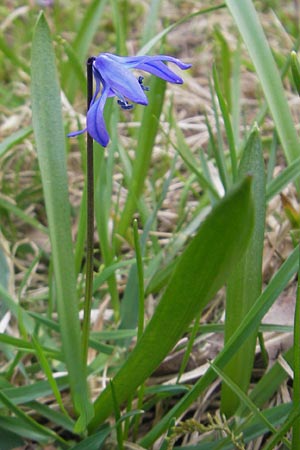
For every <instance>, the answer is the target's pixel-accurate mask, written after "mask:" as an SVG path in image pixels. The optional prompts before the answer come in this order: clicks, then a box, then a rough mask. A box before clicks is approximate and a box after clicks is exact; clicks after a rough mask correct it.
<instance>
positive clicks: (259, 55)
mask: <svg viewBox="0 0 300 450" xmlns="http://www.w3.org/2000/svg"><path fill="white" fill-rule="evenodd" d="M225 3H226V5H227V7H228V9H229V10H230V12H231V14H232V16H233V18H234V20H235V22H236V24H237V27H238V29H239V31H240V34H241V36H242V38H243V40H244V42H245V44H246V46H247V48H248V51H249V54H250V56H251V59H252V62H253V64H254V67H255V70H256V72H257V75H258V77H259V79H260V82H261V85H262V88H263V91H264V94H265V96H266V100H267V102H268V106H269V109H270V112H271V114H272V116H273V119H274V122H275V125H276V129H277V132H278V136H279V138H280V141H281V144H282V147H283V150H284V153H285V156H286V159H287V161H288V162H289V163H290V162H292V161H293V160H294V159H296V158H297V157H298V156H299V155H300V146H299V139H298V135H297V132H296V129H295V127H294V122H293V118H292V115H291V112H290V109H289V106H288V103H287V100H286V98H285V95H284V90H283V86H282V82H281V79H280V75H279V72H278V69H277V67H276V65H275V61H274V59H273V56H272V53H271V50H270V47H269V45H268V42H267V40H266V37H265V35H264V32H263V29H262V26H261V24H260V22H259V19H258V16H257V13H256V11H255V8H254V5H253V2H252V1H251V0H243V2H240V0H226V1H225Z"/></svg>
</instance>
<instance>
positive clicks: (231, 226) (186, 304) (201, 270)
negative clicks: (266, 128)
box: [90, 177, 253, 430]
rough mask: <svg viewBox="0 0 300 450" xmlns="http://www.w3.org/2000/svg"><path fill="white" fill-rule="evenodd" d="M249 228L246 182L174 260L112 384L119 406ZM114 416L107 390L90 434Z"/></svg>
mask: <svg viewBox="0 0 300 450" xmlns="http://www.w3.org/2000/svg"><path fill="white" fill-rule="evenodd" d="M252 225H253V206H252V201H251V180H250V178H249V177H248V178H246V180H245V181H244V182H243V183H242V184H241V185H239V186H238V188H235V189H234V190H233V191H232V192H231V193H230V194H229V195H228V196H226V197H225V198H224V199H223V200H221V201H220V203H219V204H218V205H217V206H216V207H215V208H214V210H213V211H212V213H211V214H210V215H209V216H208V217H207V218H206V220H205V221H204V222H203V224H202V225H201V227H200V229H199V230H198V232H197V234H196V236H195V237H194V238H193V239H192V241H191V242H190V244H189V245H188V247H187V248H186V250H185V251H184V252H183V254H182V255H181V257H180V258H179V259H178V263H177V265H176V267H175V270H174V273H173V276H172V277H171V279H170V282H169V284H168V286H167V288H166V291H165V292H164V294H163V296H162V298H161V300H160V302H159V304H158V306H157V309H156V311H155V313H154V315H153V317H152V319H151V320H150V322H149V323H148V325H147V327H146V329H145V332H144V334H143V335H142V337H141V339H140V340H139V342H138V344H137V346H136V347H135V349H134V350H133V352H132V353H131V355H130V356H129V358H128V360H127V361H126V363H125V364H124V366H123V367H122V368H121V369H120V371H119V372H118V373H117V375H116V376H115V378H114V387H115V391H116V396H117V398H118V402H119V403H122V402H124V401H125V400H126V399H128V398H130V396H131V395H132V394H134V392H135V391H136V389H137V387H138V386H140V385H141V384H142V383H143V382H144V381H145V380H146V379H147V377H149V376H150V375H151V373H152V372H153V371H154V370H155V368H156V367H157V366H158V365H159V364H160V362H161V361H162V360H163V359H164V358H165V356H166V355H167V354H168V353H169V352H170V351H171V349H172V348H173V346H174V345H175V344H176V342H177V341H178V340H179V339H180V337H181V335H182V334H183V333H184V331H186V328H187V326H188V325H189V324H190V322H191V321H192V320H193V319H194V318H195V316H196V315H197V314H199V311H201V309H202V308H203V307H204V306H205V305H206V304H207V302H208V301H209V300H210V299H211V298H212V297H213V295H214V294H215V293H216V292H217V291H218V289H219V288H220V287H221V286H222V285H223V284H224V283H225V281H226V279H227V277H228V274H229V272H230V270H231V269H232V267H233V266H234V265H235V264H236V263H237V261H238V260H239V258H240V257H241V256H242V253H243V251H244V249H245V247H246V245H247V242H248V239H249V237H250V233H251V230H252ZM112 410H113V402H112V397H111V390H110V387H107V388H106V389H105V391H104V392H103V393H102V394H101V395H100V396H99V397H98V399H97V400H96V402H95V419H93V420H92V422H91V425H90V429H91V430H94V429H95V427H96V426H97V425H98V424H99V423H101V422H102V421H103V420H105V419H106V417H108V415H109V414H110V413H111V412H112Z"/></svg>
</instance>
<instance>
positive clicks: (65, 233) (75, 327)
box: [31, 13, 92, 429]
mask: <svg viewBox="0 0 300 450" xmlns="http://www.w3.org/2000/svg"><path fill="white" fill-rule="evenodd" d="M31 76H32V87H31V88H32V114H33V128H34V135H35V139H36V145H37V154H38V161H39V166H40V170H41V177H42V183H43V190H44V196H45V204H46V212H47V219H48V224H49V234H50V240H51V249H52V260H53V267H54V275H55V282H56V293H57V308H58V315H59V322H60V330H61V339H62V347H63V353H64V358H65V362H66V366H67V370H68V374H69V379H70V388H71V394H72V399H73V402H74V406H75V409H76V411H77V413H79V415H80V418H81V426H82V429H84V428H85V423H86V421H88V420H90V418H91V414H92V410H91V405H90V404H89V401H88V392H87V382H86V377H85V368H84V366H83V363H82V360H83V359H82V356H81V343H80V324H79V316H78V299H77V293H76V277H75V262H74V255H73V248H72V237H71V221H70V205H69V198H68V184H67V168H66V150H65V133H64V127H63V119H62V111H61V101H60V87H59V83H58V77H57V72H56V65H55V55H54V51H53V47H52V38H51V35H50V30H49V27H48V24H47V22H46V19H45V17H44V15H43V13H41V14H40V16H39V18H38V21H37V24H36V27H35V31H34V37H33V42H32V63H31Z"/></svg>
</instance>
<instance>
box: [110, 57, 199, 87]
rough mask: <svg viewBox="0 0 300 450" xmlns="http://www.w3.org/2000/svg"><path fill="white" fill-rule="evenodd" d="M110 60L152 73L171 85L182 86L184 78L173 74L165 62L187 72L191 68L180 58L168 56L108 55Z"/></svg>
mask: <svg viewBox="0 0 300 450" xmlns="http://www.w3.org/2000/svg"><path fill="white" fill-rule="evenodd" d="M106 55H108V57H109V58H111V59H113V60H115V61H116V62H118V63H120V64H125V66H126V67H127V68H129V69H139V70H144V71H146V72H149V73H151V74H152V75H155V76H157V77H159V78H162V79H163V80H165V81H168V82H170V83H176V84H182V83H183V80H182V78H181V77H180V76H179V75H177V74H176V73H175V72H173V71H172V70H171V69H170V68H169V67H168V66H167V65H166V64H164V62H163V61H168V62H171V63H173V64H176V65H177V66H178V67H179V68H180V69H181V70H186V69H189V68H190V67H191V64H186V63H184V62H182V61H181V60H180V59H178V58H174V57H173V56H168V55H153V56H117V55H111V54H109V53H107V54H106Z"/></svg>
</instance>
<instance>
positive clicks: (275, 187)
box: [266, 157, 300, 201]
mask: <svg viewBox="0 0 300 450" xmlns="http://www.w3.org/2000/svg"><path fill="white" fill-rule="evenodd" d="M299 173H300V157H299V158H296V159H295V160H294V161H293V162H292V163H290V164H289V166H288V167H287V168H286V169H283V171H282V172H280V174H279V175H277V177H276V178H274V179H273V180H271V181H270V183H269V184H268V186H267V193H266V200H267V201H269V200H271V199H272V198H273V197H274V196H275V195H276V194H278V193H279V192H281V191H282V190H283V189H284V188H285V187H286V186H287V185H288V184H289V183H291V182H292V181H294V180H295V179H296V178H297V177H298V176H299Z"/></svg>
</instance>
